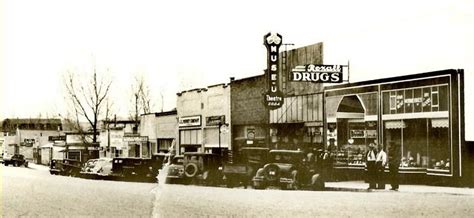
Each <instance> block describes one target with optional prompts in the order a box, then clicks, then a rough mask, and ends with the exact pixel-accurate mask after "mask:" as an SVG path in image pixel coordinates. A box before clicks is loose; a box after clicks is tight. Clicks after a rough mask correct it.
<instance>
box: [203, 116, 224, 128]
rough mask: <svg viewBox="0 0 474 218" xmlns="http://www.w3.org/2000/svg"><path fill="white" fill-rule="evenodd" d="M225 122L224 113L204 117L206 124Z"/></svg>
mask: <svg viewBox="0 0 474 218" xmlns="http://www.w3.org/2000/svg"><path fill="white" fill-rule="evenodd" d="M222 124H225V115H222V116H210V117H206V126H219V125H222Z"/></svg>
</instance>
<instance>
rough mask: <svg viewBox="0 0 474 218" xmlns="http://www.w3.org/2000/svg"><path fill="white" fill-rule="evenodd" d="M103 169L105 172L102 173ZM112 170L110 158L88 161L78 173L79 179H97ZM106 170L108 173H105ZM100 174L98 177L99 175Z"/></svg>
mask: <svg viewBox="0 0 474 218" xmlns="http://www.w3.org/2000/svg"><path fill="white" fill-rule="evenodd" d="M104 168H105V169H106V171H105V172H104ZM111 168H112V158H98V159H90V160H88V161H86V162H85V163H84V165H83V166H82V169H81V171H80V174H81V177H83V178H87V179H98V178H101V177H106V176H108V174H110V169H111ZM107 170H108V171H109V172H108V173H107ZM99 174H100V175H99Z"/></svg>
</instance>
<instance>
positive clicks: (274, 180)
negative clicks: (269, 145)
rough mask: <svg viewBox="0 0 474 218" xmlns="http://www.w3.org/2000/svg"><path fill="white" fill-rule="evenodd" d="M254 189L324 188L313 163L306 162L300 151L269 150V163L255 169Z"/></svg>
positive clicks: (303, 154)
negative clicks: (275, 187) (270, 187)
mask: <svg viewBox="0 0 474 218" xmlns="http://www.w3.org/2000/svg"><path fill="white" fill-rule="evenodd" d="M253 186H254V188H255V189H265V188H266V187H268V186H278V187H281V188H282V189H300V188H304V187H310V188H312V189H313V190H320V189H323V188H324V181H323V180H322V178H321V176H320V174H319V173H318V171H317V170H316V169H315V168H314V164H308V163H306V155H305V153H304V152H302V151H294V150H271V151H270V155H269V163H268V164H265V166H264V167H262V168H260V169H258V170H257V173H256V175H255V177H254V178H253Z"/></svg>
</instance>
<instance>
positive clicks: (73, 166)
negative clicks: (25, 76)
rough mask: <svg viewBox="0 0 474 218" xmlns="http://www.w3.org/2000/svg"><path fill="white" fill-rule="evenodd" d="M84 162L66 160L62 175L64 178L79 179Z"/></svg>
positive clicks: (63, 164)
mask: <svg viewBox="0 0 474 218" xmlns="http://www.w3.org/2000/svg"><path fill="white" fill-rule="evenodd" d="M81 169H82V162H81V161H80V160H76V159H64V160H63V163H62V173H61V175H64V176H73V177H77V176H79V175H80V172H81Z"/></svg>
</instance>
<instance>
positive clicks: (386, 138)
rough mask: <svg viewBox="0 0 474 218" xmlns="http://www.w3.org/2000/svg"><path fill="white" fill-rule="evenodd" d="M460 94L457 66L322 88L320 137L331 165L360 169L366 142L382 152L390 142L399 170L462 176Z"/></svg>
mask: <svg viewBox="0 0 474 218" xmlns="http://www.w3.org/2000/svg"><path fill="white" fill-rule="evenodd" d="M462 93H463V73H462V70H445V71H437V72H430V73H423V74H416V75H409V76H403V77H397V78H388V79H381V80H374V81H366V82H359V83H353V84H346V85H339V86H333V87H327V88H326V90H325V91H324V96H325V112H326V116H325V122H324V124H325V129H326V131H325V142H326V146H327V147H328V148H329V150H331V151H332V152H333V153H334V154H336V155H335V159H336V162H335V168H337V169H352V170H364V166H365V161H364V154H365V153H366V151H367V148H368V145H369V144H370V143H375V144H382V145H383V147H384V149H385V151H389V150H390V149H389V148H388V145H389V144H396V145H398V146H400V147H399V149H400V151H401V157H400V159H401V164H400V173H402V174H412V175H415V174H417V175H428V176H443V177H448V178H459V177H462V176H463V172H462V169H463V166H462V164H461V162H462V155H461V153H462V151H463V149H464V146H465V142H464V135H463V134H464V133H463V131H464V128H463V125H464V123H463V122H464V121H463V119H464V112H463V100H462V96H461V95H462ZM389 142H390V143H389ZM360 173H362V171H361V172H360ZM437 178H439V177H437ZM448 180H449V179H448Z"/></svg>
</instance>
